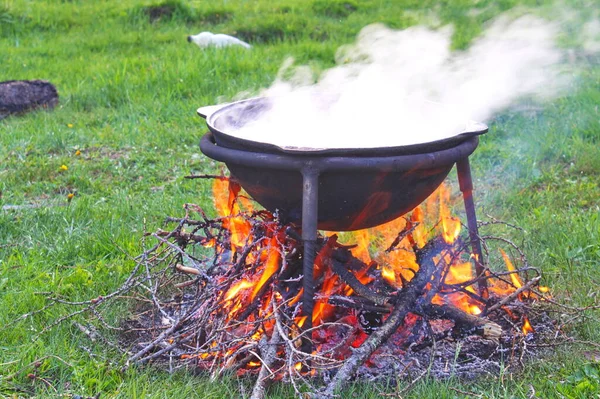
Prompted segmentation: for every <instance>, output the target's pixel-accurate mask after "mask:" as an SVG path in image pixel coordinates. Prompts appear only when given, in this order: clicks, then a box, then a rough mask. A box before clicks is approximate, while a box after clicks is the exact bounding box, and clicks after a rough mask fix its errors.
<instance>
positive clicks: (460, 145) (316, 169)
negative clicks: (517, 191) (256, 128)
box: [198, 98, 487, 231]
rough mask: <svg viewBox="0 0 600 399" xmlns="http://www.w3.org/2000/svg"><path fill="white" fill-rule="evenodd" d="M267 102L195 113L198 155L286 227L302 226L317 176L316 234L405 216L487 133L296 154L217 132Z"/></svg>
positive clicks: (247, 117) (241, 120) (252, 115)
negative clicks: (202, 122)
mask: <svg viewBox="0 0 600 399" xmlns="http://www.w3.org/2000/svg"><path fill="white" fill-rule="evenodd" d="M265 101H266V100H265V99H263V98H258V99H251V100H244V101H241V102H237V103H233V104H229V105H226V106H224V107H220V108H213V109H212V111H213V112H211V113H209V112H206V111H203V109H200V110H199V112H198V113H199V114H200V115H201V116H204V117H206V119H207V124H208V127H209V129H210V131H211V132H210V133H208V134H206V135H205V136H204V137H203V138H202V140H201V143H200V147H201V150H202V152H203V153H204V154H205V155H207V156H208V157H210V158H213V159H215V160H217V161H221V162H224V163H225V164H226V165H227V168H228V169H229V171H230V172H231V177H232V178H233V179H235V180H236V181H237V182H239V184H240V185H241V186H242V187H243V188H244V189H245V190H246V192H248V194H249V195H250V196H252V198H253V199H254V200H256V201H257V202H258V203H259V204H261V205H262V206H264V207H265V208H266V209H268V210H270V211H272V212H278V214H279V215H280V217H281V218H282V220H283V221H285V222H293V223H298V222H300V220H301V219H302V205H303V199H304V197H305V196H306V195H307V189H311V190H312V189H314V188H310V187H309V186H308V185H307V184H308V182H309V181H311V179H313V178H316V179H317V181H318V187H317V191H318V218H317V225H318V228H319V229H321V230H332V231H351V230H359V229H364V228H368V227H373V226H377V225H379V224H382V223H385V222H388V221H390V220H393V219H395V218H397V217H399V216H402V215H403V214H405V213H407V212H409V211H411V210H412V209H413V208H415V207H416V206H417V205H418V204H420V203H421V202H422V201H423V200H425V199H426V198H427V197H428V196H429V195H430V194H431V193H433V191H435V189H436V188H437V187H438V186H439V185H440V184H441V183H442V181H443V180H444V179H445V178H446V176H447V175H448V173H449V172H450V170H451V169H452V166H453V165H454V164H455V163H456V162H457V161H458V160H461V159H464V158H466V157H468V156H469V155H470V154H471V153H472V152H473V151H474V150H475V148H476V147H477V144H478V136H479V135H480V134H483V133H485V132H486V131H487V126H485V125H482V124H477V125H475V126H476V127H477V128H476V129H473V130H472V131H469V132H463V133H461V134H460V135H457V136H453V137H451V138H448V139H444V140H438V141H434V142H428V143H423V144H416V145H411V146H400V147H384V148H365V149H357V148H353V149H343V148H336V149H318V150H310V149H305V150H300V149H297V148H295V149H290V148H281V147H278V146H275V145H272V144H269V143H261V142H254V141H251V140H244V139H240V138H237V137H235V136H232V135H230V134H227V132H224V131H222V130H221V129H223V127H224V126H230V125H232V124H234V125H235V124H237V125H239V126H241V125H243V124H244V123H246V121H248V120H252V119H254V118H255V117H256V113H260V112H264V111H265V109H266V107H268V103H266V102H265ZM205 109H206V108H205ZM205 109H204V110H205ZM224 121H226V123H225V122H224ZM365 140H368V135H365Z"/></svg>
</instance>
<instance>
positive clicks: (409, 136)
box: [225, 16, 595, 149]
mask: <svg viewBox="0 0 600 399" xmlns="http://www.w3.org/2000/svg"><path fill="white" fill-rule="evenodd" d="M593 29H595V26H592V30H593ZM451 33H452V32H451V30H450V29H448V28H445V29H441V30H437V31H433V30H429V29H427V28H424V27H414V28H410V29H406V30H402V31H394V30H391V29H388V28H386V27H385V26H382V25H379V24H375V25H369V26H367V27H365V28H364V29H363V30H362V31H361V32H360V34H359V35H358V38H357V41H356V43H355V44H353V45H349V46H344V47H342V48H340V49H339V50H338V52H337V54H336V61H337V66H336V67H334V68H332V69H329V70H327V71H325V72H324V73H323V74H322V75H321V76H320V78H319V80H318V82H316V83H313V81H314V79H313V75H312V73H311V71H310V70H308V69H307V68H297V69H296V70H295V72H296V73H295V74H293V76H291V77H289V76H288V78H287V79H284V78H283V76H284V75H285V73H281V74H280V75H281V76H279V77H278V79H277V80H276V82H275V83H274V84H273V85H272V86H271V87H270V88H269V89H267V90H266V91H265V92H264V93H263V94H264V95H266V96H269V97H273V98H274V101H273V107H272V108H271V109H270V111H269V112H266V113H264V114H262V115H261V117H260V118H258V119H256V120H253V121H252V122H250V123H247V124H246V125H244V126H242V127H241V128H235V127H233V126H231V127H230V128H228V129H225V130H226V131H227V132H228V133H230V134H232V135H235V136H237V137H242V138H247V139H250V140H254V141H260V142H267V143H272V144H276V145H279V146H282V147H301V148H314V149H318V148H367V147H388V146H401V145H409V144H415V143H424V142H430V141H434V140H439V139H443V138H447V137H451V136H454V135H456V134H459V133H461V132H464V131H469V130H470V129H472V125H471V124H470V123H471V121H481V122H485V121H486V120H488V119H489V118H490V117H491V116H492V115H493V114H494V113H495V112H497V111H499V110H501V109H503V108H505V107H507V106H509V105H510V104H511V103H513V102H515V101H516V100H517V99H518V98H520V97H523V96H551V95H554V94H556V93H557V92H558V91H559V90H560V88H561V86H563V83H564V82H561V79H560V75H559V68H558V66H559V63H560V62H561V59H562V58H563V53H562V51H561V50H559V49H558V48H557V47H556V46H555V41H556V36H557V26H556V25H555V24H552V23H550V22H547V21H543V20H541V19H537V18H534V17H531V16H524V17H521V18H518V19H514V20H510V19H508V18H506V17H501V18H499V19H497V20H496V21H495V22H494V23H493V24H491V25H490V26H489V28H488V29H487V30H486V31H485V32H484V33H483V34H482V35H481V36H480V38H479V39H477V40H476V41H474V43H473V44H472V46H471V47H470V48H469V49H467V50H465V51H456V52H453V51H451V50H450V36H451ZM288 67H289V65H287V66H286V68H284V69H285V71H287V72H289V71H290V69H289V68H288Z"/></svg>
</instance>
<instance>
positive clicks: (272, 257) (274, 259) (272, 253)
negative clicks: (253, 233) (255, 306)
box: [250, 237, 281, 300]
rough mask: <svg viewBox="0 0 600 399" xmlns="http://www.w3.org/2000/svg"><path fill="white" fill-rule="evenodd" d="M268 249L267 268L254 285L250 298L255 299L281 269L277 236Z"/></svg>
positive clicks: (272, 239)
mask: <svg viewBox="0 0 600 399" xmlns="http://www.w3.org/2000/svg"><path fill="white" fill-rule="evenodd" d="M266 251H267V260H266V262H265V269H264V270H263V273H262V275H261V276H260V279H259V280H258V283H256V285H255V286H254V290H253V291H252V295H251V296H250V300H253V299H254V298H255V297H256V295H257V294H258V293H259V291H260V290H261V288H262V287H263V285H264V284H265V283H266V282H267V281H268V280H269V279H270V278H271V276H272V275H273V274H275V272H277V270H279V260H280V259H281V255H280V254H279V251H278V250H277V238H276V237H273V238H271V242H270V245H269V246H267V248H266Z"/></svg>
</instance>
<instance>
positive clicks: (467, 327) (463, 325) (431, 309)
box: [423, 304, 502, 341]
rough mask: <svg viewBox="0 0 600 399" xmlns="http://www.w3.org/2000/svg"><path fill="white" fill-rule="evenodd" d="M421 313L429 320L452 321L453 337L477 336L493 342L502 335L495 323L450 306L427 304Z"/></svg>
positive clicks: (500, 328) (500, 329)
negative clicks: (453, 326)
mask: <svg viewBox="0 0 600 399" xmlns="http://www.w3.org/2000/svg"><path fill="white" fill-rule="evenodd" d="M423 312H424V313H425V315H426V316H427V317H429V318H435V319H447V320H451V321H453V322H454V325H455V328H454V332H455V335H465V334H477V335H481V336H482V337H483V338H486V339H490V340H493V341H498V340H499V339H500V336H501V335H502V327H500V326H499V325H498V324H497V323H494V322H493V321H490V320H488V319H485V318H483V317H478V316H474V315H472V314H469V313H466V312H464V311H462V310H460V309H459V308H457V307H455V306H452V305H434V304H429V305H426V306H424V307H423Z"/></svg>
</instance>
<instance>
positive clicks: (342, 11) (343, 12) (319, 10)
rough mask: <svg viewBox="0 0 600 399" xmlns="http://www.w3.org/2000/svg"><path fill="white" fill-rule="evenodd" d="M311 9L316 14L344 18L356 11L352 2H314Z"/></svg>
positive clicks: (333, 0)
mask: <svg viewBox="0 0 600 399" xmlns="http://www.w3.org/2000/svg"><path fill="white" fill-rule="evenodd" d="M312 8H313V11H314V12H315V13H316V14H320V15H325V16H327V17H331V18H346V17H348V16H349V15H350V14H352V13H353V12H354V11H356V10H357V9H358V5H357V4H356V2H354V1H353V0H316V1H315V2H313V4H312Z"/></svg>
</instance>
